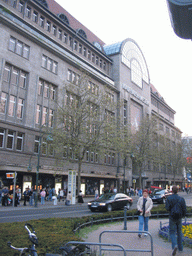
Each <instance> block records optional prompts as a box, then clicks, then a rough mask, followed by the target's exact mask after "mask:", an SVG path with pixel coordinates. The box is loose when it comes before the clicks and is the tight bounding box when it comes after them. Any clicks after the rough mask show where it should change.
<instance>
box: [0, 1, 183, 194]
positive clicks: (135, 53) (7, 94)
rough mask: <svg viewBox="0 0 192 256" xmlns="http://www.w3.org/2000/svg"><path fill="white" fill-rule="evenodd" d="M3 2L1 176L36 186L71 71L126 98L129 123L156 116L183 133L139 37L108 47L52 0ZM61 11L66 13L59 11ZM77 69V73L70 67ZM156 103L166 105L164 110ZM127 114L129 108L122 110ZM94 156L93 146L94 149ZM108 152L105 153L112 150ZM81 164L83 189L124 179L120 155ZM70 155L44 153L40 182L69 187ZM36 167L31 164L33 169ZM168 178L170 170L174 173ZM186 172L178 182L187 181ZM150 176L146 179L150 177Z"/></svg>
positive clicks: (128, 169)
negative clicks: (45, 135) (44, 142)
mask: <svg viewBox="0 0 192 256" xmlns="http://www.w3.org/2000/svg"><path fill="white" fill-rule="evenodd" d="M39 2H41V3H42V1H30V0H29V1H27V2H26V1H22V0H20V1H19V0H18V1H10V0H1V1H0V34H1V41H0V52H1V55H0V92H1V108H0V122H1V125H0V138H1V140H0V143H1V145H0V156H1V162H0V178H1V181H2V182H3V183H4V184H5V185H11V184H12V183H11V181H10V180H7V179H6V176H5V175H6V172H14V171H16V172H17V173H18V181H17V185H19V186H21V187H22V189H24V187H25V186H28V185H29V186H32V185H33V186H34V185H35V176H36V166H37V152H36V151H35V147H36V146H38V139H39V136H40V133H39V132H40V131H39V127H40V126H41V125H42V122H43V120H44V119H46V120H47V121H48V122H49V124H50V126H51V125H52V120H53V119H52V118H54V114H55V111H56V103H55V99H56V97H57V100H58V101H60V100H61V99H62V98H63V97H64V96H65V94H66V92H65V91H62V93H60V92H61V89H62V88H63V85H64V83H67V82H68V81H69V80H70V79H72V78H70V76H71V77H73V76H78V75H80V73H81V70H83V71H85V72H87V73H88V75H89V76H90V77H91V82H92V83H94V84H96V85H97V86H98V87H99V88H104V85H107V87H108V91H109V92H110V93H111V95H113V97H114V100H115V101H117V100H118V99H120V100H124V102H125V104H127V106H124V107H126V108H127V111H126V115H127V116H126V117H125V116H124V118H126V122H127V123H131V124H132V126H133V127H136V126H138V125H139V122H140V120H141V119H142V117H143V116H146V115H149V116H150V115H152V114H158V115H159V116H161V119H162V122H163V123H164V124H166V126H169V127H170V129H172V130H174V131H175V132H176V133H177V134H179V135H180V134H181V132H180V131H179V129H177V128H176V127H175V126H174V114H175V112H174V111H173V110H172V109H171V108H170V107H169V106H168V105H167V104H165V102H163V101H162V99H160V97H159V96H158V95H157V93H156V92H154V87H153V86H152V85H151V84H150V78H149V72H148V68H147V64H146V61H145V58H144V55H143V53H142V51H141V49H140V48H139V46H138V45H137V43H136V42H135V41H133V40H132V39H126V40H124V41H123V42H121V43H119V44H114V45H111V46H105V45H104V42H103V41H102V40H101V39H99V38H98V37H97V36H95V35H94V34H93V33H92V32H91V31H89V30H88V29H87V28H86V27H84V26H83V25H82V24H81V23H80V22H79V21H77V20H76V19H75V18H74V17H72V16H71V15H70V14H69V13H67V12H66V10H64V9H63V8H62V7H61V6H59V5H58V4H57V3H56V2H55V1H53V0H47V1H43V2H44V5H41V4H40V3H39ZM61 14H62V15H61ZM70 72H72V73H70ZM155 101H157V102H160V101H162V104H163V106H164V108H165V109H167V110H168V111H169V113H170V115H169V114H168V116H167V110H166V111H164V112H162V113H161V111H162V108H161V109H158V106H156V105H155V103H154V102H155ZM120 115H121V116H122V117H123V115H124V110H123V107H122V109H121V110H120ZM89 154H91V152H89ZM106 157H107V156H106ZM113 158H115V159H113V161H112V156H108V157H107V159H108V160H107V161H106V163H105V162H104V161H103V159H100V160H99V161H97V162H95V161H92V162H91V161H90V157H89V160H88V161H87V160H86V159H85V161H84V163H83V165H82V190H83V192H84V193H86V194H88V195H90V194H94V188H95V187H99V188H100V192H101V190H102V188H103V187H104V186H105V187H109V188H110V187H114V186H117V173H118V177H119V178H118V179H119V180H120V186H122V183H123V179H124V177H123V172H124V170H123V165H122V161H121V159H119V160H118V157H117V155H115V156H113ZM63 161H64V163H65V164H64V166H63V167H62V168H58V167H57V166H56V163H55V159H54V155H52V154H49V153H48V152H47V153H45V154H42V155H41V157H40V176H39V183H40V187H43V186H55V187H56V188H57V189H58V188H59V187H62V188H65V189H66V188H67V175H68V170H69V169H75V170H77V164H76V163H68V162H67V161H65V159H64V160H63ZM29 166H30V167H31V168H28V167H29ZM132 177H133V174H132V164H131V161H130V160H129V164H128V165H127V166H126V169H125V181H126V186H132ZM147 177H148V180H145V179H144V183H143V185H144V186H145V185H152V184H153V183H154V181H155V179H158V178H159V174H157V173H153V172H151V171H150V172H148V173H147ZM170 179H172V178H171V176H170ZM180 179H181V177H180V176H179V177H178V182H180V183H181V180H180ZM147 182H148V183H147Z"/></svg>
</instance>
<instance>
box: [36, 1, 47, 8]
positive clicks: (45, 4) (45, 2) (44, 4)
mask: <svg viewBox="0 0 192 256" xmlns="http://www.w3.org/2000/svg"><path fill="white" fill-rule="evenodd" d="M37 1H38V2H39V3H40V4H42V5H43V6H45V7H46V8H49V6H48V3H47V1H46V0H37Z"/></svg>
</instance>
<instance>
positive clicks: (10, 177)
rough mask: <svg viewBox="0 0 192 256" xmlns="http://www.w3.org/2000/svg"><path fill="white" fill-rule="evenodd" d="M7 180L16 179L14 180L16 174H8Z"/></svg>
mask: <svg viewBox="0 0 192 256" xmlns="http://www.w3.org/2000/svg"><path fill="white" fill-rule="evenodd" d="M6 178H7V179H14V178H15V173H14V172H8V173H6Z"/></svg>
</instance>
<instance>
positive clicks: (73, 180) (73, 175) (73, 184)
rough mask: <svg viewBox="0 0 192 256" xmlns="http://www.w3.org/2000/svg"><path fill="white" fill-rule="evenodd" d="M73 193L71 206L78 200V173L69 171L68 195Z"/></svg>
mask: <svg viewBox="0 0 192 256" xmlns="http://www.w3.org/2000/svg"><path fill="white" fill-rule="evenodd" d="M69 191H71V204H75V200H76V171H73V170H69V173H68V193H69Z"/></svg>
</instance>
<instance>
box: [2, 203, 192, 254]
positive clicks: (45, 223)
mask: <svg viewBox="0 0 192 256" xmlns="http://www.w3.org/2000/svg"><path fill="white" fill-rule="evenodd" d="M136 211H137V210H135V209H134V210H129V211H127V216H133V215H135V214H136ZM165 212H166V209H165V206H164V205H159V206H157V207H154V208H153V209H152V214H155V213H165ZM187 212H188V213H191V215H192V207H187ZM123 215H124V211H114V212H106V213H103V214H94V215H90V216H85V217H82V218H49V219H40V220H31V221H28V223H30V224H31V225H33V227H34V229H35V231H36V234H37V237H38V239H39V246H38V247H37V249H38V253H39V254H41V255H45V253H46V252H47V253H48V252H53V253H56V252H58V250H57V249H58V248H59V247H60V246H61V245H63V244H65V243H66V242H68V241H71V240H79V238H78V237H77V236H76V235H75V234H74V232H73V230H74V229H75V228H77V226H78V224H83V223H86V222H90V221H91V220H99V219H104V218H111V217H113V218H115V217H123ZM24 225H25V222H14V223H1V224H0V255H1V256H7V255H9V256H12V255H14V253H15V251H14V250H12V249H10V248H9V247H8V246H7V242H8V241H11V243H12V245H14V246H16V247H26V246H29V245H30V244H31V243H30V241H29V239H28V233H27V231H26V230H25V229H24Z"/></svg>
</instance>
